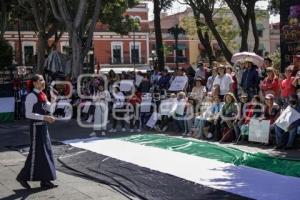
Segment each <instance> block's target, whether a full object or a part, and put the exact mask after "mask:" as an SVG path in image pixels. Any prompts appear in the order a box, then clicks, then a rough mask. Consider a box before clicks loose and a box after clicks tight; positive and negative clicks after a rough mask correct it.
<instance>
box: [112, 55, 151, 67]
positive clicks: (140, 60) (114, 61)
mask: <svg viewBox="0 0 300 200" xmlns="http://www.w3.org/2000/svg"><path fill="white" fill-rule="evenodd" d="M107 63H108V64H111V65H124V64H125V65H128V64H147V58H146V57H139V58H136V59H134V58H130V57H122V58H121V57H119V58H118V57H115V58H112V57H110V58H109V59H108V61H107Z"/></svg>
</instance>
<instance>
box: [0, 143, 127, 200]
mask: <svg viewBox="0 0 300 200" xmlns="http://www.w3.org/2000/svg"><path fill="white" fill-rule="evenodd" d="M24 161H25V157H24V156H23V155H21V154H20V153H19V152H17V151H10V150H7V149H4V148H0V199H1V200H15V199H38V200H42V199H51V200H56V199H60V200H67V199H68V200H77V199H78V200H84V199H97V200H102V199H103V200H126V199H128V198H127V197H125V196H124V195H122V194H120V193H119V192H117V191H115V190H113V189H112V188H110V187H109V186H106V185H102V184H99V183H96V182H93V181H89V180H86V179H84V178H79V177H76V176H72V175H68V174H65V173H61V172H59V171H57V176H58V179H57V181H55V183H56V184H58V185H59V187H57V188H55V189H51V190H41V189H40V188H39V182H31V183H30V185H31V187H32V188H33V189H31V190H29V191H28V190H26V189H23V188H22V186H21V185H19V183H18V182H17V181H16V180H15V178H16V176H17V173H18V172H19V171H20V169H21V168H22V167H23V165H24Z"/></svg>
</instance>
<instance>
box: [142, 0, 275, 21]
mask: <svg viewBox="0 0 300 200" xmlns="http://www.w3.org/2000/svg"><path fill="white" fill-rule="evenodd" d="M148 5H149V19H150V20H152V19H153V4H152V3H151V2H150V3H148ZM257 5H258V6H259V7H260V8H262V9H267V7H268V3H267V2H266V1H261V2H259V3H258V4H257ZM186 7H187V6H186V5H182V4H180V3H178V2H174V4H173V6H172V8H171V9H169V10H167V13H168V14H174V13H178V12H182V11H184V10H185V9H186ZM279 20H280V17H279V15H271V16H270V22H271V23H276V22H279Z"/></svg>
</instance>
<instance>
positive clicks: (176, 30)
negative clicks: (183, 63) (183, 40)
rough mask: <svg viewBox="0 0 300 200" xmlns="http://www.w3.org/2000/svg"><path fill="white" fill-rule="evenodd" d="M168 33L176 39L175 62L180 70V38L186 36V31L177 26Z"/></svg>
mask: <svg viewBox="0 0 300 200" xmlns="http://www.w3.org/2000/svg"><path fill="white" fill-rule="evenodd" d="M168 33H170V34H172V35H173V37H174V39H175V62H176V68H177V69H178V36H179V35H180V34H185V30H184V29H183V28H181V27H179V26H178V24H176V25H175V26H174V27H172V28H169V29H168Z"/></svg>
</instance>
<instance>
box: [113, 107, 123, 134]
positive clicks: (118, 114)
mask: <svg viewBox="0 0 300 200" xmlns="http://www.w3.org/2000/svg"><path fill="white" fill-rule="evenodd" d="M124 115H125V112H124V110H123V109H122V110H121V111H120V110H119V109H117V108H114V109H113V116H112V124H113V125H112V128H113V129H116V127H117V124H118V122H120V123H121V126H122V128H124V127H125V119H124Z"/></svg>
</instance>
